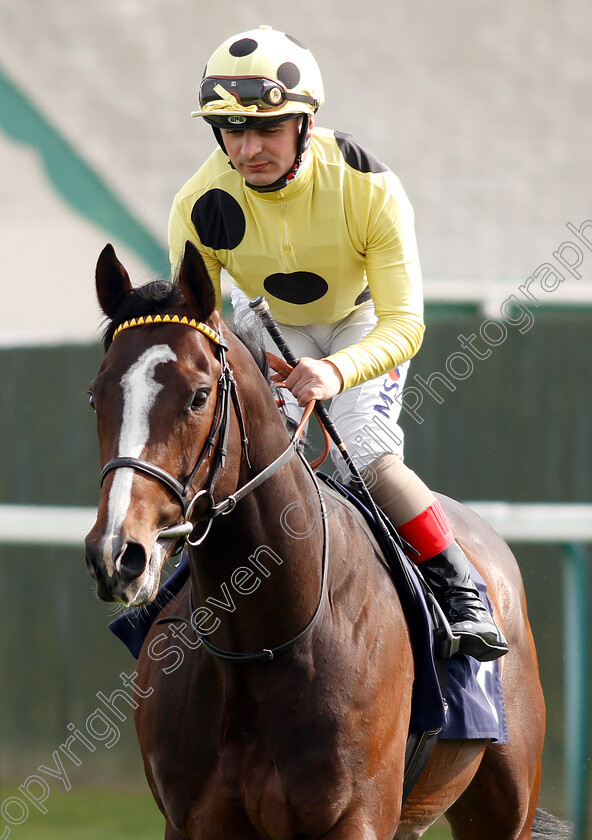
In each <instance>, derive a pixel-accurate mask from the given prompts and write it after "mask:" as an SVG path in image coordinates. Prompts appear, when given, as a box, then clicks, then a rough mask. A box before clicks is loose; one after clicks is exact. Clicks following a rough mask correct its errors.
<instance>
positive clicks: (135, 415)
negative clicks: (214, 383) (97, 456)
mask: <svg viewBox="0 0 592 840" xmlns="http://www.w3.org/2000/svg"><path fill="white" fill-rule="evenodd" d="M176 359H177V356H176V355H175V353H174V352H173V351H172V350H171V348H170V347H169V346H168V344H155V345H154V346H153V347H150V348H149V349H148V350H146V351H145V352H144V353H142V355H141V356H140V358H139V359H138V361H137V362H135V363H134V364H133V365H132V366H131V367H130V369H129V370H128V371H127V373H125V374H124V375H123V376H122V377H121V383H120V384H121V389H122V391H123V417H122V422H121V431H120V434H119V448H118V452H117V457H121V456H128V457H131V458H140V457H141V455H142V453H143V451H144V447H145V446H146V443H147V442H148V437H149V434H150V424H149V416H150V410H151V409H152V407H153V406H154V403H155V402H156V396H157V394H158V392H159V391H161V390H162V388H163V386H162V385H161V384H160V383H159V382H156V380H155V379H154V371H155V369H156V366H157V365H161V364H164V363H165V362H171V361H176ZM134 474H135V472H134V470H133V469H131V468H128V467H123V468H120V469H118V470H116V471H115V476H114V478H113V484H112V485H111V489H110V491H109V506H108V521H107V531H106V534H105V538H104V543H103V559H104V561H105V565H106V568H107V570H108V572H109V575H112V574H113V570H114V567H115V557H113V548H114V541H115V540H116V539H117V537H118V536H119V534H120V531H121V527H122V525H123V522H124V520H125V517H126V515H127V512H128V509H129V506H130V502H131V497H132V482H133V480H134Z"/></svg>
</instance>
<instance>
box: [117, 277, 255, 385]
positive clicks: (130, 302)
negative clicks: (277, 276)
mask: <svg viewBox="0 0 592 840" xmlns="http://www.w3.org/2000/svg"><path fill="white" fill-rule="evenodd" d="M183 302H184V298H183V293H182V292H181V289H180V288H179V286H178V285H177V284H176V283H171V282H169V281H167V280H154V281H153V282H151V283H146V284H145V285H144V286H138V287H137V288H135V289H134V290H133V292H132V293H131V294H127V295H125V296H124V297H123V298H122V300H121V302H120V304H119V306H117V308H116V310H115V314H114V315H113V317H112V318H111V319H110V320H109V322H108V324H107V326H106V327H105V330H104V332H103V335H102V341H103V347H104V349H105V351H107V350H108V349H109V346H110V345H111V342H112V341H113V335H114V333H115V331H116V330H117V328H118V327H119V326H120V324H122V323H123V322H124V321H129V320H130V319H132V318H140V317H145V316H147V315H165V314H166V313H167V312H169V311H170V310H171V309H174V308H176V307H178V306H182V305H183ZM227 326H228V328H229V329H230V330H231V331H232V332H233V333H234V335H235V336H236V337H237V338H238V339H239V341H241V342H242V343H243V344H244V345H245V347H246V348H247V350H248V351H249V352H250V354H251V356H252V357H253V359H254V360H255V362H256V364H257V367H258V368H259V370H260V371H261V373H262V374H263V375H264V376H265V379H266V380H267V382H268V383H269V384H270V385H271V381H270V378H269V363H268V361H267V355H266V353H265V343H264V341H263V331H262V329H261V327H260V325H259V324H258V322H256V321H254V320H252V319H246V318H240V317H239V318H236V317H235V319H234V320H233V321H232V323H230V324H227Z"/></svg>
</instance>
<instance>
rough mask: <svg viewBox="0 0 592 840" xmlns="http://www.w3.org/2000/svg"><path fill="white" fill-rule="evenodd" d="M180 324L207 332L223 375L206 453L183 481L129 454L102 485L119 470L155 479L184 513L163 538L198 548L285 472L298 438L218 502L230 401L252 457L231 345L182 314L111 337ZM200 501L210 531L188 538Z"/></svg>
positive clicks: (138, 321) (139, 321) (110, 465)
mask: <svg viewBox="0 0 592 840" xmlns="http://www.w3.org/2000/svg"><path fill="white" fill-rule="evenodd" d="M159 323H162V324H180V325H182V326H188V327H192V328H193V329H195V330H198V331H199V332H201V333H203V335H205V336H207V338H209V339H210V341H212V342H213V343H214V344H215V346H216V348H217V350H218V358H219V361H220V367H221V372H220V377H219V379H218V385H217V394H216V405H215V408H214V413H213V416H212V426H211V428H210V432H209V434H208V437H207V438H206V440H205V442H204V445H203V447H202V450H201V452H200V454H199V456H198V458H197V461H196V463H195V466H194V467H193V469H192V470H191V472H190V474H189V475H188V477H187V478H186V479H185V481H182V482H181V481H179V480H178V479H176V478H175V477H174V476H173V475H171V474H170V473H169V472H167V471H166V470H165V469H163V468H162V467H159V466H157V465H156V464H152V463H150V461H144V460H143V459H142V458H134V457H132V456H128V455H120V456H118V457H117V458H113V459H112V460H111V461H108V462H107V463H106V464H105V466H104V467H103V471H102V472H101V485H102V484H103V482H104V480H105V478H106V476H107V475H108V474H109V473H110V472H111V471H112V470H116V469H121V468H131V469H135V470H138V471H139V472H142V473H145V474H146V475H149V476H151V477H152V478H156V479H157V480H158V481H160V482H161V483H162V484H164V485H165V486H166V487H167V488H168V489H169V490H170V491H171V493H172V494H173V496H174V497H175V499H176V501H177V502H178V503H179V505H180V507H181V510H182V513H183V522H181V523H179V524H178V525H173V526H172V527H170V528H165V529H163V530H162V531H161V532H160V534H159V539H163V538H165V539H168V538H173V537H182V538H185V539H186V540H187V542H189V544H190V545H199V544H200V543H201V542H203V540H204V539H205V537H206V536H207V534H208V532H209V530H210V527H211V525H212V522H213V520H214V519H215V518H216V517H217V516H220V515H225V514H228V513H231V511H233V510H234V508H235V506H236V504H237V502H239V501H240V500H241V499H242V498H243V497H244V496H246V495H247V494H248V493H250V492H251V491H252V490H254V489H255V488H256V487H258V486H259V485H260V484H262V483H263V482H264V481H265V480H266V479H267V478H269V477H270V476H271V475H273V474H274V473H275V472H277V471H278V470H279V469H281V468H282V467H283V466H284V464H285V463H287V461H289V460H290V458H291V457H292V456H293V455H294V453H295V451H296V446H297V444H298V440H295V439H294V438H292V440H291V441H290V444H289V445H288V446H287V447H286V449H285V450H284V452H282V454H281V455H280V456H279V457H278V458H276V460H275V461H273V463H271V464H270V465H269V466H268V467H266V468H265V469H264V470H263V471H262V472H260V473H259V474H258V475H257V476H255V478H254V479H252V480H251V481H250V482H248V483H247V484H245V485H244V486H243V487H241V488H240V489H239V490H237V491H236V492H235V493H233V494H232V495H230V496H228V497H227V498H226V499H224V500H222V501H221V502H218V504H216V503H215V501H214V495H213V491H214V485H215V483H216V480H217V478H218V475H219V473H220V470H221V469H223V468H224V466H225V464H226V456H227V454H228V435H229V432H230V406H231V402H232V404H233V405H234V409H235V412H236V416H237V419H238V424H239V428H240V434H241V446H242V450H243V453H244V455H245V458H246V461H247V464H248V465H249V466H251V464H250V461H249V453H248V438H247V435H246V431H245V422H244V417H243V412H242V408H241V404H240V400H239V398H238V391H237V387H236V381H235V379H234V374H233V372H232V368H231V367H230V365H229V364H228V361H227V359H226V351H227V350H228V343H227V341H226V340H225V339H224V338H223V337H222V335H221V334H219V333H217V332H216V331H215V330H213V329H212V328H211V327H209V326H208V325H207V324H204V323H202V322H200V321H196V320H195V319H188V318H187V317H183V318H179V316H170V315H164V316H160V315H156V316H147V317H145V318H144V317H141V318H134V319H132V320H130V321H124V322H123V323H122V324H121V325H120V326H119V327H118V328H117V330H116V331H115V333H114V334H113V340H114V339H115V338H116V337H117V336H118V335H119V334H120V333H121V332H122V331H123V330H126V329H129V328H131V327H140V326H144V325H148V324H159ZM206 457H211V458H212V463H211V467H210V471H209V473H208V477H207V480H206V484H205V486H204V487H203V488H202V489H201V490H199V491H198V492H197V493H195V494H194V495H193V496H192V497H191V499H190V498H189V494H190V490H191V485H192V484H193V482H194V480H195V476H196V475H197V473H198V471H199V468H200V467H201V465H202V464H203V462H204V460H205V459H206ZM199 499H204V500H205V501H206V503H207V508H206V510H205V513H204V517H205V518H206V519H207V525H206V529H205V531H204V533H203V534H201V536H200V537H199V538H197V539H193V540H192V539H190V535H191V534H192V532H193V530H194V526H193V524H192V523H191V522H190V521H189V520H190V517H191V514H192V512H193V509H194V507H195V504H196V502H197V501H198V500H199Z"/></svg>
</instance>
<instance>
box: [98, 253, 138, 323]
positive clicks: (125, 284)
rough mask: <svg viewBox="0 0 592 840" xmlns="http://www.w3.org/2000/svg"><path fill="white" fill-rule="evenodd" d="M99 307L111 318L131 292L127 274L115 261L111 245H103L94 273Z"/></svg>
mask: <svg viewBox="0 0 592 840" xmlns="http://www.w3.org/2000/svg"><path fill="white" fill-rule="evenodd" d="M95 280H96V286H97V297H98V299H99V305H100V307H101V309H102V310H103V312H104V313H105V315H107V317H108V318H112V317H113V315H114V314H115V311H116V309H117V307H118V306H119V304H120V303H121V301H122V299H123V297H124V296H125V295H126V294H127V293H128V292H131V291H132V284H131V281H130V279H129V274H128V273H127V271H126V270H125V268H124V267H123V266H122V264H121V263H120V262H119V260H118V259H117V255H116V254H115V249H114V248H113V245H111V244H109V245H105V247H104V248H103V250H102V251H101V253H100V254H99V259H98V260H97V269H96V272H95Z"/></svg>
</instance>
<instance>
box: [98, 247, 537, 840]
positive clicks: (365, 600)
mask: <svg viewBox="0 0 592 840" xmlns="http://www.w3.org/2000/svg"><path fill="white" fill-rule="evenodd" d="M96 287H97V294H98V299H99V303H100V306H101V308H102V310H103V312H104V313H105V315H106V316H107V318H108V319H109V321H108V327H107V330H106V334H105V347H106V354H105V357H104V360H103V363H102V365H101V368H100V370H99V372H98V375H97V377H96V378H95V380H94V381H93V383H92V386H91V403H92V405H93V407H94V409H95V411H96V414H97V423H98V434H99V441H100V458H101V463H102V466H103V475H102V489H101V495H100V501H99V507H98V513H97V519H96V523H95V525H94V526H93V528H92V530H91V531H90V533H89V534H88V536H87V539H86V562H87V566H88V569H89V572H90V574H91V576H92V577H93V578H94V580H95V581H96V587H97V593H98V596H99V597H100V598H101V599H103V600H105V601H116V602H119V603H121V604H125V605H128V606H138V605H145V604H149V603H150V602H151V601H152V600H153V599H154V598H155V596H156V594H157V590H158V587H159V583H160V579H161V572H162V569H163V566H164V565H165V563H166V562H167V560H168V559H169V558H170V556H171V554H172V553H173V551H174V549H175V546H176V544H177V542H178V539H177V537H178V536H179V534H181V533H185V532H186V530H187V529H188V530H191V531H192V534H191V536H189V537H188V541H189V545H188V552H189V564H190V578H189V581H188V582H187V583H186V584H185V585H184V586H183V587H182V588H181V590H180V591H179V592H178V594H177V595H176V596H175V597H174V598H173V599H172V601H170V603H169V604H168V605H167V606H165V607H164V609H163V611H162V613H161V619H160V621H161V622H162V621H167V620H169V619H170V623H169V624H168V625H167V624H163V623H157V624H154V625H153V626H152V628H151V629H150V632H149V635H148V637H147V639H146V641H145V643H144V645H143V647H142V652H141V654H140V658H139V663H138V670H137V674H136V676H135V686H136V688H137V694H136V697H135V699H136V701H137V704H138V708H137V710H136V714H135V719H136V728H137V733H138V738H139V742H140V747H141V751H142V756H143V760H144V766H145V772H146V776H147V779H148V783H149V785H150V788H151V790H152V793H153V795H154V798H155V800H156V802H157V804H158V806H159V808H160V810H161V811H162V813H163V815H164V818H165V822H166V828H165V835H164V836H165V840H221V839H222V838H224V840H258V839H261V838H265V840H297V838H298V840H309V838H310V840H312V838H326V840H342V838H343V840H392V838H397V840H412V838H418V837H420V836H421V835H422V834H423V833H424V832H425V831H426V830H427V828H428V827H429V826H430V825H431V824H432V823H433V822H434V821H435V820H436V819H437V818H438V817H439V816H440V815H441V814H445V815H446V817H447V819H448V821H449V823H450V826H451V827H452V831H453V834H454V837H455V838H456V840H527V838H531V837H539V836H540V837H542V836H549V835H548V834H546V833H544V825H545V820H546V818H547V817H546V815H544V814H543V812H541V811H538V810H537V798H538V793H539V785H540V775H541V752H542V745H543V737H544V726H545V709H544V702H543V697H542V691H541V686H540V682H539V676H538V665H537V658H536V652H535V648H534V643H533V638H532V634H531V630H530V626H529V623H528V618H527V610H526V602H525V597H524V592H523V586H522V582H521V577H520V573H519V570H518V566H517V564H516V561H515V559H514V557H513V556H512V554H511V552H510V550H509V548H508V547H507V546H506V544H505V543H504V542H503V541H502V540H501V538H500V537H499V536H498V535H497V534H496V533H495V532H494V531H493V530H492V529H491V528H490V527H489V526H488V525H487V524H485V523H484V522H483V521H482V520H481V519H480V518H479V517H478V516H477V515H476V514H475V513H474V512H472V511H471V510H469V509H468V508H466V507H464V506H462V505H460V504H459V503H457V502H453V501H452V500H447V499H445V498H444V506H445V508H446V510H447V513H448V515H449V517H450V520H451V523H452V526H453V529H454V533H455V535H456V537H457V539H458V540H459V542H460V543H461V544H462V546H463V548H464V549H465V551H466V552H467V554H468V555H469V557H470V558H471V559H472V560H473V562H474V563H475V564H476V566H477V567H478V569H479V570H480V572H481V574H482V576H483V578H484V579H485V581H486V583H487V586H488V594H489V596H490V598H491V600H492V602H493V605H494V611H495V620H496V621H497V622H498V624H499V625H500V627H501V629H502V631H503V633H504V635H505V637H506V638H507V639H508V642H509V645H510V652H509V653H508V654H507V656H506V657H505V658H504V659H503V661H502V684H503V691H504V697H505V703H506V712H507V725H508V735H509V739H508V742H507V743H504V744H500V743H495V742H492V741H491V740H466V741H461V740H438V741H437V743H436V745H435V747H434V749H433V751H432V753H431V755H430V758H429V761H428V764H427V766H426V767H425V769H424V771H423V773H422V774H421V776H420V778H419V780H418V782H417V784H416V785H415V787H414V789H413V790H412V792H411V794H410V796H409V797H408V799H407V800H406V802H405V804H404V806H402V789H403V772H404V761H405V746H406V739H407V734H408V726H409V718H410V709H411V697H412V688H413V683H414V660H413V655H412V648H411V643H410V635H409V630H408V626H407V623H406V621H405V618H404V616H403V612H402V609H401V604H400V599H399V596H398V594H397V591H396V589H395V587H394V586H393V583H392V580H391V578H390V576H389V574H388V571H387V570H386V568H385V564H384V562H381V560H382V558H381V552H380V549H379V547H378V544H377V542H376V540H375V538H374V536H373V534H372V532H371V531H370V529H369V527H368V526H367V525H366V523H365V521H364V520H363V519H362V517H361V516H360V514H359V513H358V512H357V511H356V510H355V509H354V508H353V507H352V506H351V505H349V504H348V503H347V502H346V501H345V500H343V499H340V498H339V497H338V496H333V495H332V494H331V492H330V491H329V490H327V489H325V488H323V490H322V491H321V490H320V489H319V487H318V485H317V483H316V481H315V478H314V474H313V473H312V471H311V469H310V468H309V467H308V466H307V463H306V462H305V460H304V458H303V457H301V455H300V454H298V453H297V452H295V449H296V446H295V444H294V441H293V439H292V438H291V436H290V433H289V432H288V429H287V428H286V425H285V423H284V420H283V417H282V414H281V412H280V411H279V410H278V408H277V405H276V401H275V398H274V395H273V393H272V391H271V389H270V387H269V385H268V382H267V381H266V379H265V377H264V376H263V375H262V373H261V371H260V368H259V366H258V364H257V363H256V361H255V359H254V357H253V354H252V352H251V351H250V350H249V349H247V346H246V345H245V343H244V342H243V341H242V340H240V339H239V337H238V336H237V335H236V334H235V333H233V332H232V331H231V329H230V328H229V327H228V326H227V325H226V324H225V323H224V322H223V321H222V319H221V317H220V315H219V313H218V312H217V310H216V308H215V305H216V301H215V293H214V288H213V285H212V283H211V281H210V278H209V276H208V274H207V271H206V268H205V266H204V264H203V261H202V260H201V257H200V256H199V254H198V252H197V250H196V249H195V248H194V247H193V246H191V245H190V244H189V243H188V244H187V246H186V249H185V254H184V258H183V260H182V264H181V266H180V270H179V274H178V278H177V280H176V282H175V283H173V284H171V283H165V282H155V283H151V284H148V285H146V286H143V287H140V288H137V289H135V288H133V286H132V284H131V282H130V279H129V276H128V274H127V272H126V270H125V269H124V267H123V266H122V265H121V263H120V262H119V260H118V259H117V257H116V255H115V252H114V250H113V248H112V247H111V246H107V247H106V248H105V249H104V250H103V252H102V253H101V255H100V257H99V260H98V263H97V271H96ZM549 819H553V818H549ZM539 831H542V832H543V833H539Z"/></svg>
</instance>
